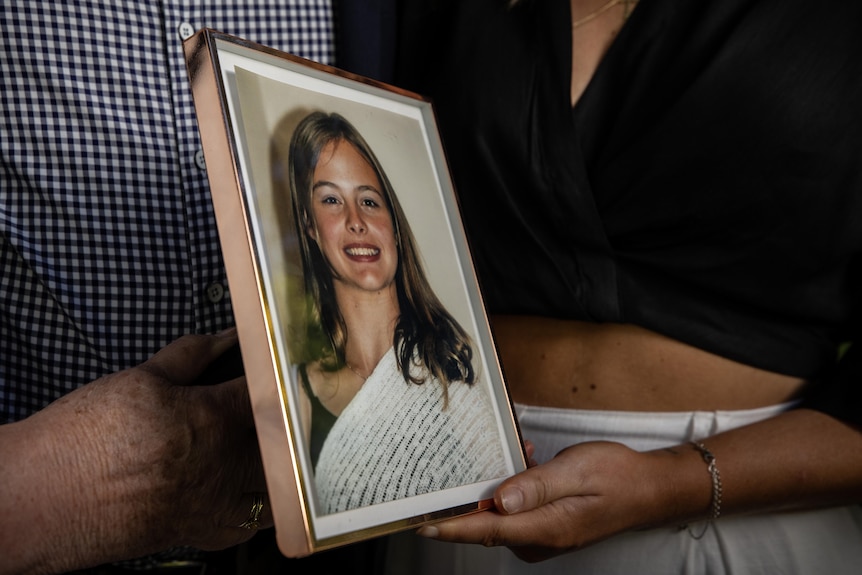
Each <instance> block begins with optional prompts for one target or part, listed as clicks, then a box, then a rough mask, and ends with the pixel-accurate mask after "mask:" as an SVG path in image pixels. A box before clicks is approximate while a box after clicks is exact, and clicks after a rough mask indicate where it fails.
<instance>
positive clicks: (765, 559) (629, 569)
mask: <svg viewBox="0 0 862 575" xmlns="http://www.w3.org/2000/svg"><path fill="white" fill-rule="evenodd" d="M787 407H788V406H786V405H780V406H774V407H767V408H761V409H754V410H743V411H716V412H685V413H678V412H668V413H642V412H609V411H592V410H570V409H554V408H543V407H532V406H523V405H518V406H517V410H518V417H519V421H520V425H521V430H522V433H523V436H524V438H525V439H529V440H530V441H532V442H533V443H534V444H535V445H536V454H535V459H536V461H538V462H540V463H541V462H543V461H547V460H548V459H550V458H552V457H553V456H554V454H556V453H557V452H559V451H560V450H561V449H563V448H565V447H568V446H570V445H574V444H576V443H580V442H583V441H591V440H609V441H617V442H620V443H623V444H625V445H628V446H629V447H631V448H633V449H636V450H639V451H646V450H651V449H659V448H662V447H667V446H671V445H677V444H680V443H685V442H686V441H696V440H700V439H703V438H705V437H708V436H710V435H714V434H716V433H720V432H722V431H726V430H729V429H733V428H736V427H741V426H744V425H747V424H750V423H754V422H756V421H759V420H762V419H766V418H768V417H771V416H773V415H775V414H777V413H779V412H781V411H782V410H784V409H786V408H787ZM719 469H720V462H719ZM690 527H691V531H692V532H694V533H698V534H699V533H700V532H701V531H702V530H703V528H704V527H705V524H693V525H691V526H690ZM387 573H390V574H396V573H398V574H400V573H404V574H408V573H409V574H410V575H413V574H426V573H427V574H429V575H438V574H443V573H445V574H464V575H468V574H469V575H480V574H495V575H496V574H500V575H503V574H553V575H559V574H562V573H576V574H579V575H594V574H595V575H614V574H620V575H622V574H626V575H628V574H632V575H651V574H656V575H671V574H677V573H691V574H698V575H700V574H742V575H748V574H760V573H762V574H764V575H766V574H768V575H776V574H781V575H792V574H800V575H809V574H810V575H819V574H821V573H823V574H827V575H844V574H848V575H850V574H853V575H858V574H859V573H862V511H860V507H858V506H855V505H854V506H848V507H836V508H828V509H820V510H814V511H804V512H783V513H767V514H758V515H746V516H744V517H742V516H740V517H722V518H720V519H719V520H717V521H714V522H713V523H712V524H711V525H710V526H709V529H707V530H706V533H705V534H704V536H703V537H702V538H701V539H695V538H693V537H692V536H691V535H690V534H689V532H688V531H687V530H684V529H683V530H680V529H678V528H676V527H668V528H659V529H652V530H648V531H638V532H633V533H626V534H622V535H619V536H616V537H613V538H611V539H608V540H606V541H602V542H600V543H597V544H595V545H592V546H590V547H587V548H585V549H583V550H580V551H577V552H574V553H569V554H566V555H563V556H560V557H556V558H553V559H550V560H548V561H544V562H541V563H536V564H530V563H524V562H522V561H521V560H519V559H518V558H517V557H516V556H515V555H514V554H513V553H512V552H511V551H509V550H508V549H506V548H485V547H482V546H480V545H456V544H449V543H443V542H438V541H430V540H424V539H422V538H420V537H417V536H415V535H413V534H412V533H409V534H399V535H396V536H394V537H393V538H392V539H391V541H390V544H389V562H388V569H387Z"/></svg>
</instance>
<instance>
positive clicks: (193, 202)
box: [0, 0, 335, 423]
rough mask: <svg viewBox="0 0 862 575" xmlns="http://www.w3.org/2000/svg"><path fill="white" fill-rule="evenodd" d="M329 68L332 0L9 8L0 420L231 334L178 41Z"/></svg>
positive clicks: (0, 237)
mask: <svg viewBox="0 0 862 575" xmlns="http://www.w3.org/2000/svg"><path fill="white" fill-rule="evenodd" d="M201 27H210V28H215V29H217V30H219V31H222V32H227V33H230V34H234V35H237V36H240V37H243V38H246V39H248V40H252V41H255V42H259V43H261V44H266V45H269V46H272V47H275V48H278V49H281V50H285V51H288V52H292V53H295V54H299V55H301V56H304V57H307V58H311V59H313V60H317V61H320V62H323V63H333V59H334V54H335V46H334V39H333V17H332V7H331V0H289V1H288V0H250V1H243V2H238V1H231V0H213V1H207V2H202V1H184V0H177V1H171V0H164V1H156V0H152V1H141V0H65V1H61V2H34V1H33V0H11V1H6V2H4V6H3V10H2V12H0V46H2V48H0V78H2V81H3V88H2V90H0V417H2V418H3V421H2V422H3V423H5V422H9V421H15V420H19V419H22V418H24V417H26V416H28V415H30V414H31V413H33V412H34V411H37V410H39V409H41V408H42V407H44V406H45V405H46V404H48V403H49V402H51V401H53V400H55V399H57V398H58V397H60V396H61V395H63V394H65V393H67V392H69V391H71V390H72V389H74V388H76V387H78V386H80V385H82V384H84V383H86V382H88V381H91V380H93V379H96V378H98V377H100V376H101V375H104V374H106V373H110V372H114V371H117V370H120V369H124V368H126V367H129V366H132V365H136V364H138V363H140V362H141V361H143V360H145V359H147V358H148V357H149V356H151V355H152V354H153V353H154V352H155V351H157V350H158V349H160V348H161V347H163V346H164V345H165V344H166V343H168V342H170V341H172V340H173V339H175V338H177V337H179V336H180V335H182V334H185V333H192V332H197V333H207V332H214V331H217V330H220V329H222V328H225V327H227V326H229V325H231V324H232V323H233V313H232V309H231V303H230V292H229V290H228V289H227V279H226V277H225V272H224V267H223V264H222V260H221V254H220V250H219V246H218V238H217V232H216V226H215V221H214V216H213V212H212V205H211V202H210V197H209V188H208V184H207V179H206V171H205V167H204V166H203V165H202V156H201V154H200V152H199V151H200V142H199V140H198V132H197V125H196V120H195V115H194V109H193V107H192V101H191V93H190V89H189V85H188V81H187V73H186V68H185V61H184V59H183V51H182V39H183V36H184V35H188V34H189V33H190V32H191V31H193V30H195V29H198V28H201Z"/></svg>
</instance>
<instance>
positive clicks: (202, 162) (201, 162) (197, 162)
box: [195, 150, 207, 171]
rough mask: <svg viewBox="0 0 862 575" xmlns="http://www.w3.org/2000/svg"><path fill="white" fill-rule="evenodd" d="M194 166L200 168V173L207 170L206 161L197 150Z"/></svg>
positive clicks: (202, 153)
mask: <svg viewBox="0 0 862 575" xmlns="http://www.w3.org/2000/svg"><path fill="white" fill-rule="evenodd" d="M195 165H197V167H198V168H200V169H201V170H202V171H206V169H207V161H206V159H204V152H203V150H198V151H197V152H195Z"/></svg>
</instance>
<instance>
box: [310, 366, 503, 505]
mask: <svg viewBox="0 0 862 575" xmlns="http://www.w3.org/2000/svg"><path fill="white" fill-rule="evenodd" d="M443 404H444V398H443V388H442V386H441V385H440V383H439V382H438V381H437V380H436V379H434V378H432V377H429V378H428V379H427V380H426V382H425V383H424V384H422V385H416V384H414V383H408V382H406V381H405V380H404V377H403V376H402V374H401V372H400V371H399V370H398V365H397V362H396V358H395V352H394V350H393V349H390V350H389V352H388V353H387V354H386V355H385V356H384V357H383V359H381V360H380V363H378V364H377V367H376V368H375V369H374V372H373V373H372V374H371V376H370V377H369V378H368V380H367V381H366V382H365V384H364V385H363V386H362V388H361V389H360V391H359V393H357V394H356V396H355V397H354V398H353V400H352V401H351V402H350V404H349V405H348V406H347V408H345V410H344V411H343V412H342V413H341V415H340V416H339V417H338V420H337V421H336V423H335V425H334V426H333V427H332V430H331V431H330V432H329V435H328V436H327V438H326V441H325V443H324V445H323V449H322V451H321V453H320V459H319V461H318V463H317V469H316V471H315V478H316V486H317V492H318V497H319V501H320V503H321V510H322V511H321V512H322V513H324V514H326V513H335V512H338V511H345V510H348V509H354V508H357V507H363V506H366V505H371V504H374V503H381V502H384V501H392V500H395V499H400V498H403V497H410V496H413V495H418V494H422V493H428V492H431V491H438V490H441V489H446V488H450V487H456V486H460V485H466V484H469V483H475V482H478V481H483V480H487V479H494V478H497V477H503V476H504V475H505V474H506V465H505V459H504V456H503V448H502V445H501V440H500V436H499V433H498V432H497V425H496V422H495V418H494V413H493V411H492V407H491V403H490V401H489V398H488V397H487V394H486V390H485V389H484V387H483V386H482V385H481V384H480V383H476V384H473V385H467V384H465V383H461V382H457V383H453V384H451V385H450V386H449V405H448V407H447V408H446V409H445V410H444V409H443Z"/></svg>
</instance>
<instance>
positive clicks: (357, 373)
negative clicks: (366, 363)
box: [344, 360, 368, 381]
mask: <svg viewBox="0 0 862 575" xmlns="http://www.w3.org/2000/svg"><path fill="white" fill-rule="evenodd" d="M344 364H345V365H346V366H347V369H349V370H350V371H352V372H353V373H355V374H356V377H358V378H359V379H361V380H362V381H365V380H366V379H368V376H367V375H362V374H361V373H359V370H358V369H356V368H355V367H353V366H352V365H350V362H348V361H347V360H344Z"/></svg>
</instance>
